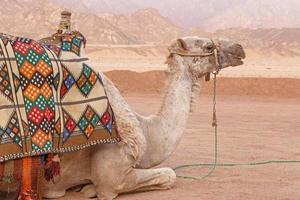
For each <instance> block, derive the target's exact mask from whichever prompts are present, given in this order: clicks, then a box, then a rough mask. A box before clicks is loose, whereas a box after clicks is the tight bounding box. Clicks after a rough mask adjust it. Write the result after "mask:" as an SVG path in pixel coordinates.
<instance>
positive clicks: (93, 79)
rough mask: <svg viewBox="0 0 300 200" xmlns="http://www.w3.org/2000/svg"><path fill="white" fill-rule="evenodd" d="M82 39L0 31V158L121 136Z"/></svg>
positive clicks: (109, 140) (80, 146) (112, 140)
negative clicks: (55, 41)
mask: <svg viewBox="0 0 300 200" xmlns="http://www.w3.org/2000/svg"><path fill="white" fill-rule="evenodd" d="M84 43H85V40H84V38H83V37H80V36H78V35H76V34H75V35H74V34H70V35H64V36H63V37H61V43H60V44H59V45H42V44H41V43H40V42H37V41H35V40H32V39H28V38H22V37H14V36H7V35H3V34H2V35H1V34H0V142H1V143H0V161H2V162H3V161H7V160H12V159H17V158H22V157H27V156H35V155H43V154H48V153H63V152H70V151H76V150H80V149H83V148H86V147H89V146H92V145H96V144H101V143H115V142H118V141H119V140H120V138H119V136H118V134H117V132H116V130H115V128H114V115H113V111H112V109H111V106H110V104H109V101H108V99H107V96H106V94H105V90H104V87H103V82H102V77H101V75H100V74H99V73H97V71H96V70H95V69H93V68H92V65H91V63H90V61H89V60H88V59H87V58H83V57H81V56H82V52H83V48H84V47H83V46H84Z"/></svg>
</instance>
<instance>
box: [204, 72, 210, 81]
mask: <svg viewBox="0 0 300 200" xmlns="http://www.w3.org/2000/svg"><path fill="white" fill-rule="evenodd" d="M205 81H206V82H208V81H210V73H206V74H205Z"/></svg>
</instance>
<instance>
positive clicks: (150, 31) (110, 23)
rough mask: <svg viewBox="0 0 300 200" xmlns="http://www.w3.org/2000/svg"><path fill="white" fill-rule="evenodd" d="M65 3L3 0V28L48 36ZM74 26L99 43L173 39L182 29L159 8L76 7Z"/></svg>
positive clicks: (31, 34) (15, 31)
mask: <svg viewBox="0 0 300 200" xmlns="http://www.w3.org/2000/svg"><path fill="white" fill-rule="evenodd" d="M64 7H65V6H62V5H58V4H56V3H54V2H52V1H50V0H25V1H22V0H10V1H8V0H1V7H0V24H1V26H0V32H4V33H9V34H14V35H22V36H27V37H32V38H36V39H37V38H40V37H44V36H47V35H49V33H53V32H54V31H55V29H56V26H57V24H58V22H59V20H60V12H61V10H63V9H64ZM70 10H71V9H70ZM71 11H73V10H71ZM20 19H22V20H20ZM73 26H74V28H76V29H78V30H80V31H81V32H82V33H83V34H84V35H85V36H86V37H87V38H88V40H89V42H90V43H96V44H143V43H161V42H165V41H166V40H167V41H168V42H169V41H170V39H169V38H172V39H173V38H175V37H177V36H178V35H179V32H180V29H179V28H178V27H177V26H175V25H174V24H173V23H172V22H170V20H168V19H167V18H164V17H162V16H161V15H160V14H159V12H158V11H157V10H155V9H144V10H139V11H137V12H135V13H133V14H131V15H112V14H101V15H96V14H93V13H90V12H76V11H73Z"/></svg>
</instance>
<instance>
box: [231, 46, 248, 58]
mask: <svg viewBox="0 0 300 200" xmlns="http://www.w3.org/2000/svg"><path fill="white" fill-rule="evenodd" d="M233 49H234V51H235V55H237V56H238V57H240V58H242V59H245V58H246V54H245V51H244V48H243V46H242V45H240V44H237V43H236V44H234V45H233Z"/></svg>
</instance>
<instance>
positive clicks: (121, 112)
mask: <svg viewBox="0 0 300 200" xmlns="http://www.w3.org/2000/svg"><path fill="white" fill-rule="evenodd" d="M169 51H170V55H169V57H168V59H167V63H168V70H167V72H168V82H167V87H166V88H167V90H166V94H165V97H164V100H163V103H162V106H161V107H160V110H159V112H158V113H157V114H156V115H151V116H148V117H144V116H141V115H139V114H136V113H135V112H134V111H133V110H132V109H131V108H130V106H129V105H128V104H127V102H126V101H125V100H124V98H123V97H122V96H121V94H120V92H119V91H118V89H117V88H116V87H115V86H114V84H113V83H112V82H111V81H110V80H109V79H108V78H106V77H105V80H104V85H105V89H106V91H107V96H108V98H109V100H110V103H111V106H112V108H113V110H114V113H115V116H116V123H117V127H118V131H119V133H120V135H121V138H122V142H120V143H118V144H110V145H99V146H95V147H92V148H89V149H85V150H83V151H78V152H73V153H67V154H65V155H63V158H62V163H61V165H62V172H61V174H62V175H61V177H60V178H59V179H58V180H56V183H55V184H53V183H47V184H46V185H45V191H44V197H47V198H59V197H63V196H64V195H65V194H66V190H67V189H68V188H70V187H73V186H76V185H80V184H90V185H88V186H87V187H86V188H84V189H83V190H85V191H89V192H87V193H86V195H87V196H88V197H92V196H97V197H98V199H99V200H112V199H114V198H116V197H117V196H118V194H121V193H127V192H136V191H149V190H163V189H170V188H171V187H172V186H173V184H174V182H175V179H176V174H175V172H174V171H173V170H172V169H171V168H159V169H150V168H151V167H154V166H157V165H158V164H160V163H162V162H163V161H164V160H165V159H166V158H168V157H169V156H170V155H171V154H172V152H173V151H174V149H175V147H176V146H177V144H178V143H179V141H180V139H181V138H182V135H183V132H184V129H185V127H186V123H187V119H188V116H189V112H190V110H191V104H192V103H191V102H194V96H195V94H196V92H197V91H198V88H199V79H200V78H201V77H203V76H204V75H205V74H207V73H210V72H213V71H214V70H217V69H219V68H220V67H222V68H225V67H229V66H238V65H242V64H243V62H242V59H243V58H245V53H244V50H243V48H242V46H241V45H239V44H236V43H233V42H231V41H227V40H217V41H212V40H210V39H207V38H198V37H186V38H182V39H178V40H176V41H174V42H173V43H172V45H171V46H170V47H169ZM128 78H130V77H128ZM91 183H92V184H91Z"/></svg>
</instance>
